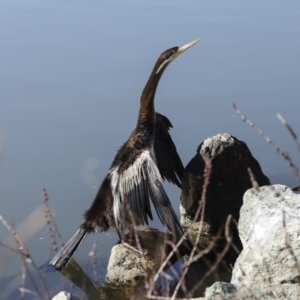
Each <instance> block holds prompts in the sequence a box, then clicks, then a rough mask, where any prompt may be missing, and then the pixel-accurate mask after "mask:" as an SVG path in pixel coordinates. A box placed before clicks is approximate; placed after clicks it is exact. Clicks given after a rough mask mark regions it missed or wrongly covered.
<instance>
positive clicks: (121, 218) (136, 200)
mask: <svg viewBox="0 0 300 300" xmlns="http://www.w3.org/2000/svg"><path fill="white" fill-rule="evenodd" d="M110 178H111V187H112V194H113V197H114V216H115V220H116V224H117V227H118V229H121V230H123V229H125V228H124V223H126V221H127V220H126V217H127V216H128V209H130V210H131V211H132V213H133V215H134V216H135V217H136V216H137V217H138V218H139V220H142V222H140V223H139V224H148V219H147V216H149V217H150V218H151V219H152V213H151V208H150V202H149V199H150V198H151V200H152V203H153V205H154V207H155V210H156V212H157V214H158V217H159V219H160V220H161V222H162V223H163V225H164V226H165V227H167V228H168V230H169V231H170V232H171V233H173V234H174V236H176V238H177V239H180V238H181V237H182V235H183V230H182V228H181V226H180V222H179V220H178V218H177V216H176V213H175V211H174V209H173V207H172V205H171V203H170V200H169V198H168V196H167V194H166V192H165V190H164V188H163V185H162V182H163V179H162V176H161V174H160V172H159V169H158V167H157V165H156V163H155V161H154V159H153V156H152V154H151V153H150V151H149V150H143V151H141V153H140V154H139V155H138V156H136V158H135V160H134V162H133V163H132V164H131V165H130V166H129V167H128V168H127V169H126V170H123V171H122V172H121V173H119V169H118V168H117V167H116V168H112V169H111V171H110ZM127 204H128V206H126V205H127ZM126 207H127V209H126ZM124 208H125V209H124ZM139 224H137V225H139ZM184 245H185V246H186V247H187V248H188V249H190V248H191V247H190V245H189V244H188V241H184Z"/></svg>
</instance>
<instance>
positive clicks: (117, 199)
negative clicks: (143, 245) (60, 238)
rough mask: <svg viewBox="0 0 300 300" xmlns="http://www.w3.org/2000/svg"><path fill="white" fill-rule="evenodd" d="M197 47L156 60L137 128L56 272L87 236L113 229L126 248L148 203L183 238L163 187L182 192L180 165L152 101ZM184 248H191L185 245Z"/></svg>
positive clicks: (170, 52) (55, 261)
mask: <svg viewBox="0 0 300 300" xmlns="http://www.w3.org/2000/svg"><path fill="white" fill-rule="evenodd" d="M198 41H199V40H195V41H193V42H191V43H188V44H187V45H185V46H182V47H173V48H171V49H168V50H166V51H164V52H163V53H162V54H161V55H160V56H159V58H158V60H157V61H156V63H155V66H154V68H153V70H152V73H151V75H150V78H149V79H148V82H147V84H146V86H145V88H144V90H143V92H142V95H141V98H140V109H139V115H138V121H137V125H136V127H135V129H134V130H133V132H132V133H131V135H130V137H129V139H128V140H127V141H126V142H125V143H124V144H123V145H122V146H121V148H120V149H119V151H118V152H117V154H116V156H115V158H114V160H113V162H112V165H111V167H110V169H109V171H108V174H107V175H106V177H105V179H104V180H103V182H102V184H101V186H100V188H99V190H98V193H97V194H96V197H95V199H94V202H93V203H92V205H91V207H90V208H89V209H88V210H87V211H86V212H85V214H84V218H83V222H82V224H81V226H80V228H79V229H78V230H77V232H76V233H75V234H74V236H73V237H72V238H71V239H70V240H69V241H68V242H67V244H66V245H65V246H64V247H63V248H62V249H61V250H60V251H59V252H58V253H57V254H56V255H55V257H54V258H53V259H52V260H51V261H50V265H52V266H54V267H55V268H56V269H60V268H61V267H63V266H65V265H66V264H67V263H68V261H69V260H70V258H71V257H72V255H73V254H74V252H75V251H76V249H77V248H78V247H79V246H80V244H81V243H82V241H83V239H84V237H85V236H86V235H87V234H88V233H91V232H102V231H108V230H111V229H116V230H117V232H118V235H119V237H120V240H121V241H123V242H125V234H124V231H125V230H126V229H130V230H131V229H132V227H133V226H134V225H135V226H138V225H148V223H149V222H148V218H150V219H151V220H152V212H151V207H150V199H151V201H152V204H153V206H154V208H155V210H156V212H157V214H158V217H159V219H160V220H161V222H162V224H163V225H164V226H165V227H167V228H168V229H169V230H170V232H171V233H173V234H174V235H175V237H176V238H177V239H180V238H181V237H182V235H183V230H182V228H181V226H180V222H179V220H178V218H177V216H176V214H175V212H174V210H173V208H172V206H171V203H170V200H169V198H168V196H167V194H166V192H165V190H164V188H163V186H162V182H163V180H164V179H167V180H168V181H170V182H172V183H174V184H176V185H178V186H179V187H180V186H181V176H182V173H183V165H182V162H181V160H180V158H179V155H178V153H177V150H176V147H175V145H174V143H173V141H172V138H171V136H170V134H169V132H168V131H169V129H170V127H172V124H171V122H170V121H169V119H168V118H167V117H165V116H163V115H161V114H159V113H157V112H155V108H154V98H155V92H156V88H157V85H158V83H159V80H160V78H161V76H162V74H163V72H164V71H165V70H166V68H167V66H168V65H169V64H170V63H171V62H172V61H173V60H174V59H175V58H176V57H178V56H179V55H180V54H181V53H183V52H184V51H185V50H187V49H189V48H190V47H192V46H193V45H195V44H196V43H197V42H198ZM133 220H134V222H133ZM183 244H184V245H186V247H190V244H189V242H188V240H184V241H183Z"/></svg>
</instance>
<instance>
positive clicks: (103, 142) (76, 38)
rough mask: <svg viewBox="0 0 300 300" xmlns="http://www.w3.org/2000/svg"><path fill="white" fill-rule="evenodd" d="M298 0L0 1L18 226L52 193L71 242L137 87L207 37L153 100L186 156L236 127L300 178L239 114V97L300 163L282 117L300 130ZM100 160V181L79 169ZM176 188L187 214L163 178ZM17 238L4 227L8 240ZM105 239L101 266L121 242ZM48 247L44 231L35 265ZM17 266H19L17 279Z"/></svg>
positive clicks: (9, 183)
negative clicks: (164, 58) (164, 61)
mask: <svg viewBox="0 0 300 300" xmlns="http://www.w3.org/2000/svg"><path fill="white" fill-rule="evenodd" d="M299 6H300V4H299V2H298V1H295V0H294V1H289V2H288V3H283V2H280V1H278V0H275V1H273V2H272V6H270V5H269V4H267V3H265V4H264V3H261V2H260V1H254V2H253V1H252V2H251V4H250V2H249V3H248V2H247V3H242V2H239V1H229V2H228V1H226V2H224V3H221V2H220V3H218V5H216V4H215V3H212V2H209V1H208V2H203V3H198V2H190V3H188V4H187V3H182V2H181V1H173V2H172V3H164V4H161V3H160V2H159V1H151V2H149V3H142V2H141V3H140V2H135V1H131V2H129V3H128V2H126V3H125V2H124V3H121V2H116V1H111V2H109V3H106V4H105V6H104V4H103V3H101V2H91V3H88V4H87V3H84V2H80V1H76V2H72V3H68V2H64V1H63V2H61V1H48V2H47V1H46V2H45V1H44V2H36V1H32V0H29V1H26V2H21V1H17V0H10V1H2V2H1V3H0V18H1V21H2V22H1V28H0V33H1V41H2V43H1V48H0V54H1V57H2V58H3V59H2V65H1V70H2V72H1V73H0V82H1V85H0V92H1V99H2V101H1V109H0V120H1V121H0V147H1V153H0V155H1V157H0V159H1V164H0V207H1V214H2V215H3V216H4V217H5V218H6V219H7V220H8V221H9V222H10V223H11V222H15V223H16V224H17V225H18V224H19V223H20V222H21V221H22V220H24V219H25V218H26V217H27V216H28V215H29V214H30V213H31V212H32V211H33V210H34V209H35V208H36V207H38V206H39V205H40V203H41V202H42V192H41V191H42V188H43V187H47V189H48V192H49V194H50V203H51V206H52V208H53V211H54V212H55V215H56V218H57V222H58V224H59V228H60V229H61V233H62V236H63V237H64V239H65V240H67V239H68V238H69V237H70V236H71V234H72V233H73V231H74V229H75V228H77V227H78V226H79V224H80V223H81V217H82V213H83V212H84V211H85V210H86V209H87V207H89V205H90V203H91V201H92V199H93V198H94V195H95V193H96V191H97V189H98V186H95V182H98V184H100V182H101V181H102V179H103V178H104V176H105V174H106V172H107V170H108V168H109V166H110V163H111V159H112V158H113V156H114V154H115V152H116V150H117V149H118V147H119V146H120V145H121V143H122V142H124V141H125V140H126V139H127V138H128V136H129V134H130V132H131V130H132V129H133V128H134V126H135V124H136V119H137V111H138V103H139V97H140V93H141V91H142V89H143V86H144V84H145V82H146V80H147V78H148V76H149V73H150V71H151V69H152V66H153V64H154V62H155V59H156V58H157V56H158V54H159V53H161V51H162V50H164V49H167V48H169V47H171V46H175V45H182V44H184V43H186V42H188V41H191V40H194V39H196V38H198V37H200V38H202V42H201V44H199V46H198V47H197V50H195V49H194V50H195V51H191V52H190V53H187V55H185V56H182V57H180V58H179V59H178V61H176V62H175V63H174V64H172V65H171V66H170V68H169V69H168V70H167V71H166V74H165V75H164V78H163V79H162V82H161V84H160V85H159V87H158V92H157V97H156V108H157V110H158V111H159V112H161V113H163V114H165V115H167V116H168V118H170V120H171V122H172V123H173V125H174V128H173V129H172V130H171V134H172V137H173V140H174V142H175V144H176V146H177V149H178V152H179V154H180V155H181V158H182V160H183V163H184V164H186V163H187V162H188V161H189V160H190V159H191V157H193V156H194V153H195V151H196V148H197V146H198V145H199V144H200V142H201V141H202V140H203V139H205V138H207V137H208V136H212V135H215V134H216V133H220V132H228V133H230V134H232V135H234V136H236V137H238V138H239V139H241V140H243V141H245V142H246V143H247V145H248V147H249V148H250V150H251V152H252V154H253V155H254V157H255V158H256V159H257V160H258V161H259V162H260V163H261V166H262V168H263V171H264V173H265V174H267V175H268V176H269V177H270V178H272V174H282V173H286V172H289V170H288V166H287V164H286V162H284V161H283V160H282V159H281V158H280V157H278V156H277V154H276V153H275V151H274V150H273V149H272V148H270V147H269V146H268V145H267V144H266V143H265V142H264V141H263V140H262V139H261V138H260V137H259V136H258V135H257V134H256V133H255V132H254V131H253V130H251V129H249V128H248V127H247V126H246V125H244V124H243V123H242V122H241V120H239V119H238V118H236V117H235V116H234V112H233V110H232V109H231V106H230V102H231V101H234V102H235V103H236V104H237V105H238V106H239V107H240V109H241V110H242V111H243V112H244V113H245V114H246V115H248V116H249V117H250V118H251V119H253V121H254V122H256V123H257V124H258V125H259V126H260V127H261V128H263V129H264V130H265V131H266V133H267V134H269V135H270V136H271V138H273V139H274V141H275V142H276V143H277V144H279V145H280V146H281V147H282V148H283V149H288V150H289V152H290V153H291V156H292V157H293V158H294V160H295V163H298V165H299V153H298V152H297V149H296V147H295V146H294V144H293V142H292V140H291V139H290V137H289V135H288V134H287V132H286V131H285V129H284V128H283V127H282V125H281V124H280V123H279V122H278V121H277V120H276V114H277V113H278V112H280V113H281V114H282V115H283V116H284V118H285V119H286V120H287V121H288V122H289V124H291V126H292V127H293V128H294V130H295V131H296V132H297V131H298V134H299V128H300V126H299V125H300V124H299V122H300V121H299V99H300V89H299V84H298V82H299V77H300V65H299V64H300V61H299V59H298V57H299V43H300V42H299V41H300V39H299V38H297V37H299V33H300V15H299V11H300V9H299V8H300V7H299ZM91 158H92V159H96V160H97V161H98V162H99V167H98V168H97V169H93V170H92V171H93V173H92V176H90V175H91V173H89V174H88V176H90V177H89V182H92V184H90V183H89V184H87V183H86V178H87V177H86V176H87V173H85V174H84V178H82V170H83V169H85V166H86V164H89V160H90V159H91ZM95 178H96V181H95ZM276 180H277V181H278V177H277V176H276ZM285 183H288V182H286V181H285ZM293 184H295V183H293ZM166 190H167V193H168V195H169V197H170V199H172V200H173V204H174V208H175V209H176V210H177V211H178V206H179V194H180V191H179V189H178V188H176V187H173V186H169V185H166ZM151 226H153V227H159V222H157V220H156V221H155V222H154V223H153V224H152V225H151ZM6 236H7V231H6V230H5V229H4V228H2V227H1V229H0V238H1V241H3V240H4V239H5V238H6ZM95 238H96V235H91V236H90V237H89V239H87V240H86V241H85V244H84V245H83V246H82V248H81V249H80V251H78V253H77V254H76V259H78V261H79V262H82V263H86V264H89V262H90V260H89V258H88V257H87V253H89V251H90V249H91V245H92V243H93V240H94V239H95ZM97 238H98V239H99V245H100V246H99V249H100V250H99V260H100V261H101V268H102V272H103V274H104V273H105V270H106V265H107V261H108V257H109V253H110V249H111V247H112V245H114V244H115V243H116V241H117V237H116V236H115V235H105V234H101V235H98V236H97ZM49 245H50V242H49V236H48V235H47V232H46V231H42V232H41V233H40V234H38V235H37V236H36V237H35V238H34V239H33V240H32V241H31V243H29V248H30V249H31V250H33V254H34V256H35V258H36V259H37V262H38V263H42V262H44V261H45V260H46V259H47V258H48V255H49ZM19 270H20V267H19V263H15V264H13V265H12V267H11V269H10V270H8V271H7V276H9V275H15V274H16V272H19Z"/></svg>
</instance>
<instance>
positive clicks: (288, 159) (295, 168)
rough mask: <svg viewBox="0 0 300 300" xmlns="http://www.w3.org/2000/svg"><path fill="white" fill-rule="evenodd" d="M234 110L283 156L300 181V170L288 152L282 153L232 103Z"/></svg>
mask: <svg viewBox="0 0 300 300" xmlns="http://www.w3.org/2000/svg"><path fill="white" fill-rule="evenodd" d="M231 105H232V107H233V109H234V110H235V112H236V113H237V115H238V116H239V117H240V118H241V119H242V121H243V122H245V123H247V124H248V125H249V126H250V127H251V128H253V129H254V130H255V131H257V132H258V133H259V135H260V136H262V137H263V138H264V139H265V141H266V142H267V143H268V144H270V145H271V146H272V147H273V148H274V149H275V151H276V152H277V153H278V154H279V155H281V156H282V157H283V158H284V159H285V160H286V161H287V162H288V164H289V166H290V168H291V169H292V171H293V172H294V174H295V175H296V176H297V178H298V180H300V170H299V168H298V167H297V166H296V165H295V164H294V163H293V161H292V159H291V157H290V155H289V153H288V152H286V151H282V150H281V149H280V148H279V147H278V146H277V145H276V144H275V143H274V142H273V141H272V140H271V139H270V138H269V137H268V136H267V135H266V134H265V133H264V132H263V131H262V130H261V129H260V128H259V127H258V126H257V125H256V124H254V123H253V122H252V121H250V120H249V119H248V118H247V117H246V116H245V115H244V114H243V113H242V112H241V111H239V110H238V108H237V106H236V105H235V103H234V102H232V103H231Z"/></svg>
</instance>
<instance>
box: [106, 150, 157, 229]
mask: <svg viewBox="0 0 300 300" xmlns="http://www.w3.org/2000/svg"><path fill="white" fill-rule="evenodd" d="M150 151H151V150H150ZM150 151H149V150H145V151H143V152H142V153H141V155H140V157H139V158H137V159H136V160H135V162H134V164H133V165H132V166H130V167H129V168H128V169H127V170H126V171H124V172H123V173H122V174H119V173H118V167H115V168H113V169H111V170H110V177H111V188H112V194H113V198H114V218H115V222H116V225H117V228H119V229H122V228H123V227H124V226H123V225H122V223H124V221H125V220H124V218H125V216H124V212H123V211H124V210H126V208H125V207H124V206H123V203H124V196H125V195H128V194H129V192H130V191H131V190H133V189H134V187H135V186H136V187H139V185H140V183H141V180H147V176H146V174H145V171H144V167H143V166H144V165H146V169H147V171H146V172H148V174H149V176H150V177H151V178H152V179H153V181H154V182H155V181H156V180H158V181H159V182H162V178H161V175H160V173H159V170H158V168H157V166H156V164H155V161H154V160H155V158H153V157H152V155H151V152H152V153H153V151H151V152H150ZM141 201H143V199H141Z"/></svg>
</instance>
